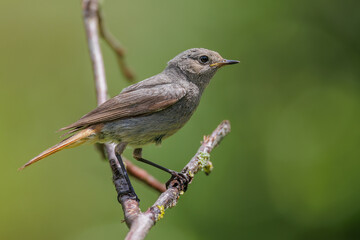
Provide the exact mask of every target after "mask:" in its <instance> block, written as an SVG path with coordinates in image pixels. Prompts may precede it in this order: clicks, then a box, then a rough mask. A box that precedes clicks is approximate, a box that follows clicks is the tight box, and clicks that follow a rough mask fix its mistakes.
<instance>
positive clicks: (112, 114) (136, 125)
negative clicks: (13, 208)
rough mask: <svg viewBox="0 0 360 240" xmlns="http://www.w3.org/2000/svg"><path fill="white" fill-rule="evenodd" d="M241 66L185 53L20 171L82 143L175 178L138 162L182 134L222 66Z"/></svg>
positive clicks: (208, 53) (73, 127) (207, 53)
mask: <svg viewBox="0 0 360 240" xmlns="http://www.w3.org/2000/svg"><path fill="white" fill-rule="evenodd" d="M236 63H239V61H237V60H227V59H224V58H223V57H221V55H220V54H219V53H217V52H215V51H212V50H208V49H204V48H192V49H188V50H186V51H184V52H182V53H180V54H178V55H177V56H176V57H174V58H173V59H172V60H170V61H169V62H168V64H167V67H166V68H165V69H164V70H163V71H162V72H161V73H159V74H157V75H155V76H152V77H150V78H147V79H145V80H143V81H140V82H138V83H135V84H133V85H130V86H128V87H126V88H124V89H123V90H122V91H121V92H120V94H118V95H117V96H115V97H113V98H111V99H109V100H107V101H106V102H104V103H103V104H101V105H99V106H98V107H96V108H95V109H94V110H92V111H91V112H89V113H87V114H85V115H84V116H83V117H81V118H80V119H79V120H78V121H76V122H74V123H72V124H70V125H68V126H66V127H63V128H61V129H60V130H61V131H64V130H67V131H68V132H66V133H65V135H66V136H67V137H66V138H65V139H64V140H62V141H61V142H59V143H58V144H56V145H54V146H52V147H50V148H49V149H47V150H45V151H43V152H42V153H40V154H39V155H37V156H36V157H34V158H32V159H31V160H30V161H28V162H27V163H26V164H25V165H23V166H22V167H20V168H19V170H22V169H24V168H26V167H28V166H29V165H31V164H33V163H35V162H37V161H40V160H41V159H43V158H45V157H48V156H50V155H52V154H54V153H56V152H58V151H61V150H63V149H66V148H72V147H76V146H79V145H82V144H84V143H115V144H117V145H116V147H115V151H116V153H117V155H118V156H120V155H121V154H122V152H123V151H124V150H125V148H126V147H127V146H130V147H132V148H134V151H133V157H134V158H135V159H136V160H138V161H141V162H144V163H147V164H150V165H153V166H155V167H157V168H160V169H161V170H164V171H166V172H169V173H170V174H172V175H177V174H178V173H177V172H175V171H173V170H170V169H167V168H165V167H162V166H160V165H158V164H156V163H154V162H151V161H149V160H146V159H144V158H142V147H143V146H144V145H147V144H151V143H154V144H156V145H159V144H161V142H162V141H163V140H164V139H166V138H168V137H170V136H171V135H173V134H174V133H176V132H177V131H178V130H179V129H180V128H182V127H183V126H184V125H185V123H186V122H188V120H189V119H190V117H191V116H192V115H193V113H194V112H195V110H196V108H197V106H198V105H199V102H200V98H201V96H202V93H203V91H204V90H205V88H206V87H207V86H208V84H209V82H210V80H211V78H212V77H213V76H214V75H215V73H216V72H217V71H218V70H219V69H220V68H221V67H223V66H226V65H232V64H236Z"/></svg>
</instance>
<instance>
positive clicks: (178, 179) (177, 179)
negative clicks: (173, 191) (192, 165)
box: [166, 170, 190, 192]
mask: <svg viewBox="0 0 360 240" xmlns="http://www.w3.org/2000/svg"><path fill="white" fill-rule="evenodd" d="M169 173H170V174H171V178H170V179H169V181H167V182H166V189H168V188H170V187H176V188H179V189H180V190H181V191H184V192H185V191H186V190H187V187H188V184H189V182H190V180H189V179H188V177H187V176H186V175H185V174H184V173H182V172H175V171H173V170H170V172H169ZM178 186H179V187H178Z"/></svg>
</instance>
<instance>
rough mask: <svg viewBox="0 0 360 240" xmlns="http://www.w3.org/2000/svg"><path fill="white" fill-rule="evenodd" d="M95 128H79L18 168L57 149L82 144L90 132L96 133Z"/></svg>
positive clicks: (38, 159) (21, 168)
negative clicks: (79, 129)
mask: <svg viewBox="0 0 360 240" xmlns="http://www.w3.org/2000/svg"><path fill="white" fill-rule="evenodd" d="M97 130H98V129H97V128H94V129H91V128H87V129H84V130H81V131H80V132H78V133H76V134H75V135H73V136H71V137H69V138H67V139H64V140H63V141H61V142H60V143H58V144H56V145H54V146H52V147H51V148H49V149H47V150H45V151H44V152H42V153H40V154H39V155H38V156H36V157H34V158H33V159H31V160H30V161H28V162H27V163H26V164H25V165H24V166H22V167H20V168H19V170H23V169H24V168H26V167H27V166H29V165H31V164H33V163H35V162H37V161H40V160H41V159H43V158H46V157H47V156H50V155H52V154H54V153H56V152H58V151H61V150H63V149H65V148H71V147H76V146H78V145H81V144H83V143H84V142H86V141H87V140H88V139H87V137H89V136H90V135H91V134H94V133H97Z"/></svg>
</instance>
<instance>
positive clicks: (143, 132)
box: [99, 108, 192, 147]
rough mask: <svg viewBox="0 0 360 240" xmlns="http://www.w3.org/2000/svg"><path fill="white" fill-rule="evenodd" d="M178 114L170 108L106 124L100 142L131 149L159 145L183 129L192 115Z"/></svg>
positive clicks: (190, 113)
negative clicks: (113, 143) (120, 143)
mask: <svg viewBox="0 0 360 240" xmlns="http://www.w3.org/2000/svg"><path fill="white" fill-rule="evenodd" d="M178 112H179V111H176V109H172V108H170V109H166V110H163V111H160V112H156V113H153V114H150V115H144V116H137V117H132V118H125V119H119V120H115V121H112V122H107V123H105V124H104V127H103V129H102V130H101V134H100V136H99V138H100V141H101V142H115V143H119V142H126V143H127V144H128V145H130V146H133V147H140V146H143V145H146V144H149V143H155V144H160V143H161V141H162V140H164V139H165V138H167V137H169V136H171V135H173V134H174V133H176V132H177V131H178V130H179V129H180V128H181V127H183V126H184V124H185V123H186V122H187V121H188V120H189V119H190V117H191V115H192V111H191V112H189V113H186V114H178ZM182 113H184V112H182Z"/></svg>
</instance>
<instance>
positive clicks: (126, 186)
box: [112, 143, 140, 202]
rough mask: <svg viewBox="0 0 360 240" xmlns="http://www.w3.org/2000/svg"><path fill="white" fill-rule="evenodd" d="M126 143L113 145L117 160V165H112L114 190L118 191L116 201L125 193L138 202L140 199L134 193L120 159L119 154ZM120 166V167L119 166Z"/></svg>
mask: <svg viewBox="0 0 360 240" xmlns="http://www.w3.org/2000/svg"><path fill="white" fill-rule="evenodd" d="M125 147H126V143H119V144H118V145H116V147H115V156H116V158H117V160H118V162H119V165H120V166H119V165H117V164H116V166H115V167H114V166H112V169H113V173H114V175H113V181H114V184H115V188H116V191H117V193H118V201H119V202H120V198H121V197H122V196H123V195H125V194H126V195H127V196H129V197H131V198H132V199H135V200H136V201H138V202H140V199H139V198H138V196H137V195H136V193H135V190H134V188H133V186H132V185H131V182H130V179H129V176H128V174H127V172H126V168H125V165H124V162H123V161H122V158H121V154H122V153H123V151H124V150H125ZM119 167H120V168H119Z"/></svg>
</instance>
